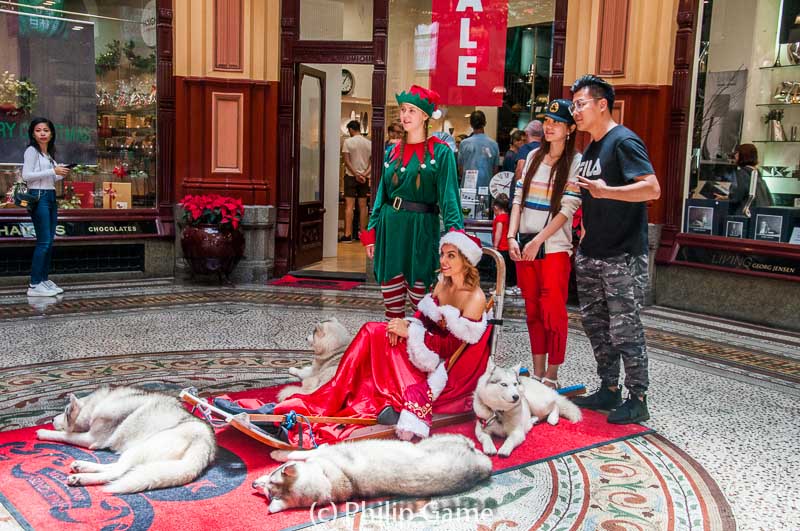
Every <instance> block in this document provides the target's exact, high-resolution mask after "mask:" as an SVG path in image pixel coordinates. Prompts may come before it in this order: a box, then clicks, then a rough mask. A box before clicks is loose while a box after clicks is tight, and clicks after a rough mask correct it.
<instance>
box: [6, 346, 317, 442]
mask: <svg viewBox="0 0 800 531" xmlns="http://www.w3.org/2000/svg"><path fill="white" fill-rule="evenodd" d="M309 355H310V353H309V352H308V351H301V350H275V349H261V350H219V351H190V352H154V353H148V354H136V355H126V356H105V357H99V358H89V359H80V360H71V361H61V362H53V363H41V364H38V365H27V366H25V367H19V368H10V369H2V370H0V431H5V430H13V429H17V428H22V427H26V426H31V425H34V424H43V423H46V422H49V420H50V419H51V418H52V417H53V415H54V414H55V413H57V412H59V411H61V410H62V409H63V408H64V404H65V403H66V396H67V394H68V393H78V394H81V393H89V392H90V391H92V390H94V389H96V388H97V387H98V386H100V385H103V384H108V385H120V384H126V385H139V386H142V387H145V388H148V389H152V390H159V391H164V392H168V393H170V394H177V393H178V392H179V391H180V390H181V389H183V388H185V387H190V386H191V387H195V388H197V389H200V390H202V394H204V395H208V394H217V393H225V392H234V391H241V390H244V389H252V388H254V387H267V386H270V385H275V384H278V383H280V382H282V381H285V380H286V378H287V376H286V369H287V368H288V367H294V366H300V365H302V364H303V363H304V362H306V360H307V359H308V357H309Z"/></svg>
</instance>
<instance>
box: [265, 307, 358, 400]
mask: <svg viewBox="0 0 800 531" xmlns="http://www.w3.org/2000/svg"><path fill="white" fill-rule="evenodd" d="M352 339H353V338H352V337H350V334H349V333H348V332H347V329H346V328H345V327H344V325H342V323H340V322H339V321H338V320H337V319H336V318H335V317H333V318H331V319H327V320H325V321H320V322H319V323H317V324H316V325H315V326H314V330H313V331H312V332H311V334H309V336H308V344H309V345H310V346H311V348H312V349H313V350H314V359H313V361H312V362H311V365H307V366H305V367H301V368H299V369H298V368H296V367H291V368H290V369H289V374H291V375H292V376H296V377H298V378H300V379H301V380H302V381H303V383H302V385H290V386H287V387H284V388H283V389H281V390H280V392H279V393H278V401H280V402H283V401H284V400H286V399H287V398H289V397H290V396H291V395H294V394H297V393H302V394H304V395H307V394H309V393H313V392H314V391H316V390H317V389H319V388H320V387H321V386H322V385H323V384H325V383H327V382H328V381H329V380H330V379H331V378H333V375H334V374H336V369H337V368H338V367H339V361H341V359H342V355H343V354H344V351H345V350H347V347H348V345H350V341H352Z"/></svg>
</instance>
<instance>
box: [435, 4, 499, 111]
mask: <svg viewBox="0 0 800 531" xmlns="http://www.w3.org/2000/svg"><path fill="white" fill-rule="evenodd" d="M432 9H433V15H432V18H431V20H432V22H433V25H434V26H438V37H437V47H436V66H435V68H433V70H432V71H431V88H432V89H433V90H435V91H437V92H438V93H439V94H440V95H441V96H442V103H443V104H445V105H484V106H489V107H499V106H501V105H502V104H503V93H504V91H505V88H504V80H503V71H504V68H505V57H506V25H507V23H508V1H507V0H433V1H432Z"/></svg>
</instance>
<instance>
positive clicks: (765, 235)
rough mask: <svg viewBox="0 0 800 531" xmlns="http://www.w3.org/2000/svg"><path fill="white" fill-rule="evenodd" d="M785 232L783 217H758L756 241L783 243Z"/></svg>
mask: <svg viewBox="0 0 800 531" xmlns="http://www.w3.org/2000/svg"><path fill="white" fill-rule="evenodd" d="M782 231H783V216H770V215H768V214H757V215H756V231H755V239H756V240H766V241H770V242H779V241H781V234H782Z"/></svg>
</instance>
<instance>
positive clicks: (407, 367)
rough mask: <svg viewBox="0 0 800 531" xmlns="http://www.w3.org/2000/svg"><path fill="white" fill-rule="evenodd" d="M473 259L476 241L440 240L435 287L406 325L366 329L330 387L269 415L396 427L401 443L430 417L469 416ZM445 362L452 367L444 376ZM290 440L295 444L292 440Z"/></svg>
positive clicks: (343, 432) (478, 306)
mask: <svg viewBox="0 0 800 531" xmlns="http://www.w3.org/2000/svg"><path fill="white" fill-rule="evenodd" d="M480 259H481V247H480V241H479V240H478V239H477V238H475V237H473V236H470V235H467V234H466V233H464V232H463V231H458V230H453V231H450V232H448V233H446V234H445V235H444V236H443V237H442V238H441V240H440V241H439V264H440V266H441V277H440V281H439V283H438V284H437V285H436V288H435V289H434V291H433V293H432V294H428V295H426V296H425V297H424V298H423V299H422V301H421V302H420V303H419V306H418V310H417V312H416V314H414V317H410V318H406V319H392V320H391V321H389V322H388V323H385V322H371V323H366V324H365V325H364V326H362V327H361V330H359V332H358V334H356V337H355V338H354V339H353V341H352V343H351V344H350V346H349V347H348V349H347V351H346V352H345V353H344V356H343V357H342V361H341V362H340V363H339V368H338V369H337V371H336V375H335V376H334V377H333V378H332V379H331V381H329V382H328V383H327V384H325V385H323V386H322V387H320V388H319V389H317V390H316V391H315V392H314V393H312V394H310V395H299V394H298V395H293V396H292V397H290V398H289V399H287V400H285V401H283V402H281V403H279V404H277V405H276V406H275V413H277V414H286V413H289V412H290V411H295V412H296V413H299V414H304V415H315V416H333V417H351V418H353V417H354V418H376V417H377V418H378V421H379V422H381V423H384V424H395V423H396V425H395V430H396V432H397V435H398V437H400V438H401V439H405V440H409V439H411V438H413V437H414V436H415V435H416V436H419V437H427V436H428V434H429V432H430V425H431V419H432V414H433V413H462V412H465V411H469V410H471V409H472V393H473V391H474V390H475V387H476V385H477V383H478V378H479V377H480V376H481V375H482V374H483V372H484V370H485V369H486V362H487V360H488V358H489V354H490V346H489V335H490V334H488V333H486V332H487V327H488V325H487V319H488V317H487V314H486V298H485V295H484V293H483V290H481V287H480V284H479V277H478V270H477V268H476V266H477V264H478V262H479V261H480ZM462 345H463V346H464V348H463V349H462ZM451 358H455V363H453V365H452V367H450V368H449V370H448V362H449V361H451ZM356 428H358V426H353V425H345V426H342V425H339V426H334V425H329V424H324V425H323V424H320V425H315V426H314V435H315V438H316V441H317V443H321V442H335V441H338V440H342V439H346V438H347V437H348V436H349V435H350V434H351V433H352V431H353V430H354V429H356ZM290 437H292V438H293V440H292V441H291V442H292V443H294V444H296V443H297V440H296V437H297V435H296V434H292V435H290ZM306 439H307V438H306Z"/></svg>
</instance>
